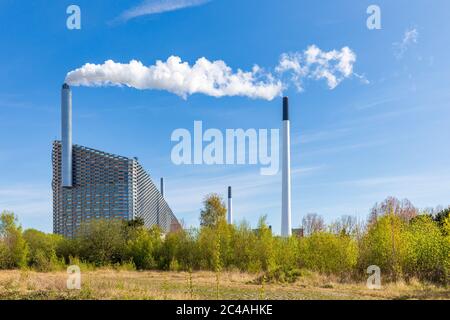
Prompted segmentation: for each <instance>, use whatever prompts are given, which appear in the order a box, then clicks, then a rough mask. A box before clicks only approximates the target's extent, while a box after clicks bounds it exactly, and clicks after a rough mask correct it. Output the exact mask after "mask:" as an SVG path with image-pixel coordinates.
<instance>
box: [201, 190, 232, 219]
mask: <svg viewBox="0 0 450 320" xmlns="http://www.w3.org/2000/svg"><path fill="white" fill-rule="evenodd" d="M203 206H204V208H203V209H202V210H201V212H200V225H201V226H203V227H214V226H217V225H218V224H219V222H221V221H225V219H226V213H227V208H226V207H225V203H224V202H223V200H222V197H221V196H220V195H218V194H216V193H211V194H209V195H207V196H206V197H205V199H204V200H203Z"/></svg>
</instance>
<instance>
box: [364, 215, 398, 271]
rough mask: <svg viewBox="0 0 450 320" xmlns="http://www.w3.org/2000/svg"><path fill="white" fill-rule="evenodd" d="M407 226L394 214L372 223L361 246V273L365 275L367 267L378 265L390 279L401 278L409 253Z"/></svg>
mask: <svg viewBox="0 0 450 320" xmlns="http://www.w3.org/2000/svg"><path fill="white" fill-rule="evenodd" d="M406 226H407V224H406V222H404V220H402V219H401V218H400V217H399V216H398V215H394V214H388V215H384V216H382V217H379V218H378V219H377V220H376V221H374V222H372V223H371V224H370V225H369V227H368V230H367V231H366V234H365V235H364V236H363V238H362V241H361V245H360V257H359V268H360V272H362V273H364V274H365V270H366V269H367V267H369V266H371V265H376V266H378V267H380V269H381V272H382V274H383V276H386V277H387V278H388V279H393V280H396V279H397V278H398V277H400V276H401V273H402V266H403V265H404V261H405V259H406V253H407V252H406V249H407V238H406V234H405V228H406Z"/></svg>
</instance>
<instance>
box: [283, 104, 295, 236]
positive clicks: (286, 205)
mask: <svg viewBox="0 0 450 320" xmlns="http://www.w3.org/2000/svg"><path fill="white" fill-rule="evenodd" d="M281 194H282V195H281V198H282V199H281V236H282V237H289V236H291V235H292V228H291V136H290V121H289V100H288V97H284V98H283V150H282V191H281Z"/></svg>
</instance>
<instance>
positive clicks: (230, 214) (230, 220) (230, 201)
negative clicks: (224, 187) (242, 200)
mask: <svg viewBox="0 0 450 320" xmlns="http://www.w3.org/2000/svg"><path fill="white" fill-rule="evenodd" d="M227 220H228V224H233V199H232V197H231V187H228V219H227Z"/></svg>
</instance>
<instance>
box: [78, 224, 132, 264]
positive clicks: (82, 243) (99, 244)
mask: <svg viewBox="0 0 450 320" xmlns="http://www.w3.org/2000/svg"><path fill="white" fill-rule="evenodd" d="M125 231H126V229H124V224H123V222H122V221H120V220H112V219H107V220H106V219H98V220H92V221H90V222H87V223H84V224H82V225H81V227H80V230H79V231H78V234H77V236H76V238H75V240H74V241H75V242H77V245H76V247H77V248H78V250H79V252H78V254H79V258H81V259H82V260H85V261H87V262H90V263H93V264H95V265H97V266H101V265H107V264H111V263H112V264H115V263H120V262H122V261H124V260H125V259H124V258H125V257H126V240H125Z"/></svg>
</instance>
